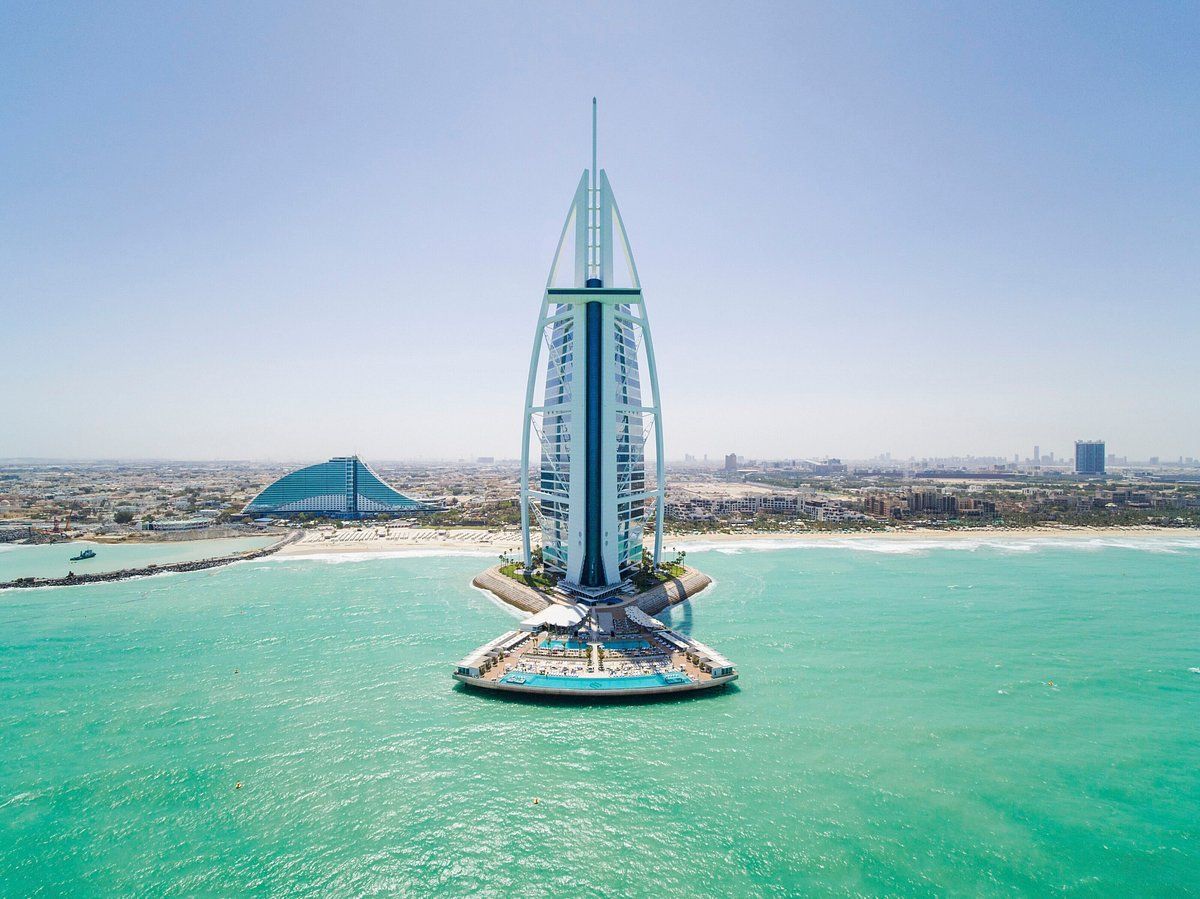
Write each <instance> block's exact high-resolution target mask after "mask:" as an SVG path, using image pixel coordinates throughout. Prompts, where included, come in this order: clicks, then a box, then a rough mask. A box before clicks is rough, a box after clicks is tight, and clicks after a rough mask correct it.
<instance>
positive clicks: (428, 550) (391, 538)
mask: <svg viewBox="0 0 1200 899" xmlns="http://www.w3.org/2000/svg"><path fill="white" fill-rule="evenodd" d="M1031 539H1032V540H1037V539H1052V540H1056V541H1057V540H1079V541H1095V540H1128V539H1137V540H1174V541H1181V540H1182V541H1189V542H1191V541H1195V542H1197V543H1200V530H1196V529H1193V528H1155V527H1129V528H1084V527H1076V528H1073V527H1044V528H1012V529H1004V528H969V529H960V530H938V529H933V528H913V529H907V528H905V529H896V530H888V531H807V532H805V531H799V532H780V531H772V532H744V531H738V532H711V533H698V534H669V533H668V534H665V535H664V539H663V543H664V549H665V550H666V551H668V552H675V551H676V550H685V551H687V550H695V549H701V548H714V549H718V548H733V547H734V546H738V545H742V546H751V547H757V548H762V549H769V548H772V547H773V546H780V547H784V546H795V545H798V544H809V543H812V544H820V543H837V544H844V543H845V542H846V541H872V542H873V543H874V544H878V542H879V541H886V542H901V541H905V542H912V541H923V542H929V541H933V542H943V541H945V542H950V541H975V542H980V541H983V542H987V543H996V542H1007V541H1028V540H1031ZM520 550H521V535H520V533H519V532H518V531H515V530H506V531H487V530H482V529H479V528H444V529H439V530H434V529H432V528H371V527H368V528H343V529H341V530H334V529H321V530H314V531H310V532H308V533H307V534H305V535H304V537H303V538H302V539H300V540H298V541H296V542H295V543H291V544H288V545H287V546H285V547H283V549H281V550H279V552H278V553H276V556H277V557H305V556H308V557H312V556H324V555H345V554H372V555H375V554H384V555H392V554H402V555H408V554H414V555H415V554H421V555H431V554H438V555H445V554H455V555H460V554H461V555H478V556H480V557H487V558H495V557H497V556H499V555H500V554H501V553H504V552H507V553H510V554H517V553H519V552H520Z"/></svg>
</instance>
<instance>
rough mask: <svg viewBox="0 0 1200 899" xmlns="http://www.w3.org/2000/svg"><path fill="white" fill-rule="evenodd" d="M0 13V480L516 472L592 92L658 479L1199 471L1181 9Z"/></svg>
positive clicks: (1195, 190)
mask: <svg viewBox="0 0 1200 899" xmlns="http://www.w3.org/2000/svg"><path fill="white" fill-rule="evenodd" d="M0 24H2V25H3V27H2V28H0V76H2V77H0V122H3V125H4V127H3V128H0V187H2V188H3V192H4V196H5V204H4V210H3V212H2V213H0V307H2V308H0V312H2V324H0V384H2V385H3V387H2V388H0V389H3V391H4V393H3V396H4V399H5V401H4V412H5V415H4V420H5V423H6V425H7V426H6V427H4V428H2V429H0V458H10V459H11V458H16V457H23V458H42V459H64V460H65V459H76V460H81V459H90V460H96V459H102V458H106V459H126V460H130V461H134V460H150V459H163V460H176V461H184V460H188V461H208V460H222V459H223V460H247V461H268V460H270V461H274V460H280V461H284V460H288V461H291V460H302V459H324V458H329V457H330V456H334V455H343V454H346V453H351V452H357V453H358V454H359V455H361V456H363V457H364V458H366V459H368V460H371V461H375V460H405V459H407V460H414V461H416V460H420V459H421V458H422V457H423V458H425V459H456V458H468V459H469V458H474V457H477V456H495V457H497V458H509V459H511V458H516V456H517V455H518V453H519V439H520V429H521V403H522V400H523V394H524V384H525V370H526V368H527V366H528V358H529V351H530V349H531V344H532V339H533V330H534V326H535V324H536V318H537V311H538V303H539V302H540V299H541V292H542V288H543V286H544V284H545V280H546V273H547V270H548V267H549V265H550V261H551V260H550V257H551V254H552V252H553V250H554V245H555V242H556V240H557V238H558V234H559V229H560V228H561V226H562V219H563V216H564V215H565V213H566V211H567V206H568V204H569V202H570V199H571V195H572V192H573V190H574V186H575V183H576V181H577V180H578V178H579V174H580V172H581V171H582V170H583V169H584V168H585V167H586V166H587V165H588V163H589V159H588V154H589V151H590V145H589V139H590V135H589V125H590V101H591V98H592V96H593V95H596V96H598V97H599V104H600V107H599V108H600V164H601V166H602V167H604V168H606V169H607V171H608V174H609V176H610V178H611V181H612V184H613V188H614V191H615V193H616V196H617V199H618V201H619V202H620V204H621V211H622V214H623V217H624V220H625V224H626V226H627V228H628V230H629V235H630V239H631V242H632V247H633V251H634V253H635V255H636V259H637V265H638V269H639V273H640V275H641V279H642V283H643V287H644V289H645V295H646V301H647V306H648V310H649V315H650V320H651V324H652V327H653V331H654V337H655V348H656V351H657V354H658V360H659V367H660V376H661V383H662V395H663V403H664V420H663V424H664V433H665V438H666V448H667V456H668V458H669V459H671V460H673V461H674V460H678V459H681V458H682V457H683V455H684V454H685V453H691V454H694V455H696V456H698V457H702V456H703V455H704V454H708V455H709V457H710V459H714V460H715V459H716V458H717V457H719V456H721V455H723V454H724V453H726V452H737V453H739V454H740V455H743V456H747V457H755V458H814V457H824V456H838V457H842V458H852V459H867V458H872V457H874V456H876V455H878V454H879V453H882V452H890V453H891V454H892V456H893V458H895V459H898V460H899V459H906V458H908V457H910V456H916V457H918V458H920V457H924V456H931V455H932V456H954V455H967V454H972V455H976V456H991V455H999V456H1006V457H1011V455H1012V454H1013V453H1019V454H1020V456H1021V458H1025V457H1026V456H1028V455H1030V454H1031V452H1032V449H1033V446H1034V445H1040V446H1041V449H1042V452H1043V453H1047V452H1054V453H1055V454H1056V456H1062V455H1063V454H1066V453H1068V452H1070V451H1071V450H1072V448H1073V444H1074V441H1075V440H1076V439H1080V438H1100V439H1104V440H1106V441H1107V443H1108V450H1109V452H1112V453H1116V454H1117V455H1118V456H1126V457H1129V458H1130V459H1146V458H1148V457H1150V456H1160V457H1162V458H1163V459H1164V460H1168V461H1169V460H1173V459H1175V458H1177V457H1179V456H1200V416H1197V415H1196V407H1197V400H1196V394H1197V388H1196V386H1195V378H1196V375H1195V371H1194V369H1195V364H1194V359H1195V357H1196V352H1197V349H1196V348H1197V346H1198V345H1200V341H1198V338H1200V311H1198V309H1197V299H1198V297H1200V290H1198V287H1200V253H1197V251H1196V248H1197V247H1198V246H1200V202H1198V201H1200V132H1198V130H1197V128H1196V127H1195V126H1196V122H1197V121H1198V114H1200V7H1197V6H1194V5H1193V6H1187V5H1182V4H1181V5H1177V6H1172V5H1158V6H1138V7H1131V6H1121V5H1103V4H1095V5H1089V6H1086V7H1083V6H1068V5H1064V6H1059V7H1054V6H1045V5H1033V4H1014V5H1008V6H1003V7H956V6H930V5H901V4H883V3H879V4H860V5H856V6H853V7H836V8H835V7H828V6H793V5H778V6H772V5H751V6H741V5H739V6H736V7H734V6H716V5H710V6H696V5H666V4H664V5H654V6H652V7H650V8H645V7H641V6H637V5H632V4H631V5H621V4H608V5H605V6H604V7H603V9H601V8H599V7H569V6H565V5H554V4H522V5H519V6H517V5H512V6H499V5H483V4H461V5H455V6H452V7H441V6H439V7H433V6H427V7H423V6H380V7H370V8H367V7H355V8H353V9H352V10H351V11H349V12H346V11H344V10H343V9H342V8H340V7H333V6H323V5H311V4H310V5H291V4H269V3H262V4H255V5H251V6H245V7H243V6H239V5H234V4H206V5H202V6H201V5H196V6H181V7H172V6H155V5H138V4H117V5H106V6H104V7H103V8H102V7H99V6H90V5H83V4H76V5H71V4H67V5H61V6H52V7H47V6H43V5H36V4H16V3H11V4H6V5H5V6H4V7H3V8H2V9H0ZM588 42H592V43H593V45H594V50H593V51H591V52H585V51H584V49H582V48H584V47H586V46H587V45H588Z"/></svg>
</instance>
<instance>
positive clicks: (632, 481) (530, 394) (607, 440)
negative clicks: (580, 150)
mask: <svg viewBox="0 0 1200 899" xmlns="http://www.w3.org/2000/svg"><path fill="white" fill-rule="evenodd" d="M522 437H523V440H522V447H523V451H522V455H521V527H522V531H523V540H524V554H525V564H526V567H528V566H529V565H530V564H531V542H532V541H531V534H530V530H531V529H532V528H533V527H535V526H536V527H539V528H540V529H541V545H542V558H543V565H544V568H545V570H546V571H547V572H551V573H554V574H555V575H557V576H559V577H560V578H561V583H562V585H563V586H564V587H566V588H568V589H570V590H571V591H572V592H573V593H576V594H578V595H580V596H581V597H589V596H590V597H602V596H604V595H607V594H609V593H611V592H613V591H614V590H616V589H618V588H619V587H620V586H621V584H622V582H623V580H624V579H625V577H626V576H627V575H628V574H629V573H630V571H631V570H632V569H633V568H636V567H637V566H638V565H639V564H640V563H641V560H642V540H643V532H644V530H645V526H646V523H647V520H648V519H649V517H650V513H651V511H653V522H654V530H655V540H654V562H655V564H658V562H659V561H660V555H661V544H662V523H663V502H664V489H665V487H664V477H663V433H662V407H661V404H660V401H659V392H658V373H657V371H656V370H655V365H654V343H653V340H652V339H651V336H650V322H649V319H648V318H647V315H646V301H645V299H644V298H643V296H642V287H641V282H640V281H639V280H638V274H637V265H636V264H635V263H634V261H633V251H632V250H631V249H630V246H629V237H628V235H627V234H626V233H625V225H624V223H623V222H622V220H621V212H620V210H619V209H618V208H617V201H616V198H615V197H614V196H613V191H612V186H611V185H610V184H609V181H608V176H607V174H606V173H605V172H604V170H603V169H599V168H597V166H596V101H595V99H593V100H592V167H591V168H590V169H588V170H585V171H584V173H583V175H582V176H581V177H580V179H579V185H578V187H576V189H575V197H574V199H572V201H571V207H570V209H569V210H568V212H567V219H566V222H565V223H564V224H563V228H562V234H561V236H560V237H559V241H558V248H557V249H556V250H555V253H554V261H553V262H552V263H551V265H550V276H549V277H548V278H547V279H546V291H545V293H544V294H543V296H542V306H541V313H540V314H539V315H538V322H537V329H536V331H535V333H534V343H533V353H532V356H531V358H530V360H529V382H528V386H527V387H526V391H525V415H524V427H523V433H522ZM651 441H652V442H651ZM648 448H652V449H653V468H654V478H653V480H647V476H646V475H647V471H646V469H647V460H646V457H647V449H648ZM531 450H536V451H538V452H540V460H541V461H540V465H539V466H538V469H537V480H536V483H530V481H531V478H530V470H531Z"/></svg>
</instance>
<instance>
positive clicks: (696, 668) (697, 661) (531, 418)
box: [454, 99, 737, 697]
mask: <svg viewBox="0 0 1200 899" xmlns="http://www.w3.org/2000/svg"><path fill="white" fill-rule="evenodd" d="M595 102H596V101H595V100H594V99H593V101H592V166H591V168H590V169H587V170H585V171H584V172H583V175H582V176H581V177H580V179H579V185H578V187H577V188H576V190H575V196H574V199H573V200H572V201H571V207H570V210H569V211H568V213H567V219H566V222H565V223H564V225H563V230H562V234H561V235H560V237H559V241H558V247H557V249H556V250H555V254H554V261H553V263H552V264H551V266H550V275H549V277H548V278H547V280H546V289H545V292H544V294H543V297H542V304H541V312H540V314H539V316H538V323H537V329H536V331H535V334H534V343H533V353H532V357H531V359H530V362H529V379H528V384H527V386H526V391H525V409H524V423H523V428H522V455H521V492H520V508H521V531H522V558H520V559H519V560H517V561H512V562H509V563H508V564H502V565H500V566H497V567H495V568H492V569H490V570H488V571H486V572H484V573H483V574H481V575H480V576H479V577H477V578H476V579H475V584H476V586H478V587H481V588H483V589H486V590H489V591H491V592H492V593H493V594H495V595H496V596H497V597H499V598H500V599H501V600H503V601H504V602H506V603H509V604H510V605H512V606H515V607H517V608H519V609H522V610H524V611H526V612H529V613H530V614H529V617H527V618H525V619H524V620H523V621H522V622H521V624H520V627H519V628H518V629H516V630H512V631H509V632H507V633H504V634H501V635H500V636H499V637H497V638H496V639H494V640H492V641H490V642H489V643H486V644H484V645H483V646H481V647H479V648H478V649H476V650H475V651H474V652H472V653H471V654H469V655H468V656H467V657H466V658H464V659H463V660H462V661H461V662H459V663H458V665H457V666H456V667H455V670H454V677H455V678H456V679H458V680H459V681H461V682H463V683H465V684H468V685H471V686H474V687H482V688H486V689H490V690H501V691H508V692H512V693H524V694H534V695H559V696H588V697H592V696H604V697H621V696H637V695H647V694H666V693H677V692H681V691H689V690H705V689H712V688H715V687H723V686H725V685H726V684H728V683H730V682H732V681H733V680H736V678H737V671H736V669H735V668H734V666H733V664H732V663H731V662H730V661H729V660H728V659H726V658H725V657H724V656H722V655H721V654H720V653H719V652H717V651H716V650H714V649H712V648H710V647H708V646H706V645H704V644H702V643H699V642H697V641H696V640H694V639H692V638H691V637H690V636H688V635H685V634H682V633H679V632H677V631H674V630H672V629H671V628H670V627H668V626H667V625H666V624H664V623H663V622H662V621H660V620H658V619H657V618H654V617H653V616H654V615H655V614H658V613H659V612H660V611H661V610H662V609H664V608H666V607H667V606H668V605H669V604H671V603H673V602H682V601H683V600H685V599H687V598H688V597H689V596H691V595H694V594H695V593H696V592H698V591H699V590H701V589H703V588H704V587H705V586H707V585H708V584H709V583H710V580H709V579H708V578H707V577H706V576H704V575H702V574H700V573H699V572H697V571H694V570H692V569H689V568H687V567H685V566H684V565H683V564H682V562H683V559H682V557H680V558H679V559H677V560H676V561H673V562H664V561H663V559H662V542H663V538H662V527H663V516H664V502H665V477H664V471H663V464H664V455H663V433H662V413H661V409H662V407H661V402H660V397H659V389H658V373H657V370H656V368H655V361H654V345H653V342H652V339H651V336H650V323H649V319H648V317H647V314H646V303H645V300H644V298H643V296H642V289H641V282H640V280H639V279H638V274H637V267H636V265H635V264H634V261H633V253H632V251H631V249H630V246H629V239H628V236H627V235H626V232H625V226H624V223H623V222H622V220H621V213H620V211H619V210H618V208H617V203H616V200H615V198H614V197H613V192H612V187H611V186H610V185H609V182H608V176H607V175H606V174H605V172H604V170H602V169H598V168H597V165H596V105H595ZM618 248H619V251H620V252H619V254H617V253H614V250H617V249H618ZM543 353H544V355H545V364H544V365H543V364H542V358H543ZM643 372H644V373H645V376H646V379H647V382H648V388H649V402H645V401H644V400H643V389H642V373H643ZM535 437H536V439H537V442H538V445H539V448H540V463H539V465H538V470H537V481H536V483H533V484H531V483H530V481H531V479H530V465H531V454H530V445H531V443H532V441H533V438H535ZM651 441H653V443H651ZM650 446H653V460H654V465H653V469H654V480H653V482H649V481H648V480H647V448H648V447H650ZM651 520H652V523H653V529H654V549H653V552H650V551H647V550H646V549H645V547H644V545H643V537H644V532H645V530H646V528H647V527H648V525H649V524H650V523H651ZM535 527H536V529H537V531H538V532H539V537H540V540H539V543H540V546H538V547H537V548H536V549H535V548H534V540H533V535H532V533H531V532H532V531H533V530H534V528H535Z"/></svg>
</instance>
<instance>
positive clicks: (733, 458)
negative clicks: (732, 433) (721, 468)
mask: <svg viewBox="0 0 1200 899" xmlns="http://www.w3.org/2000/svg"><path fill="white" fill-rule="evenodd" d="M725 470H726V471H728V472H729V473H730V474H732V473H733V472H735V471H737V470H738V464H737V453H730V454H729V455H727V456H726V457H725Z"/></svg>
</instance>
